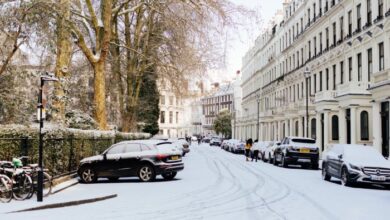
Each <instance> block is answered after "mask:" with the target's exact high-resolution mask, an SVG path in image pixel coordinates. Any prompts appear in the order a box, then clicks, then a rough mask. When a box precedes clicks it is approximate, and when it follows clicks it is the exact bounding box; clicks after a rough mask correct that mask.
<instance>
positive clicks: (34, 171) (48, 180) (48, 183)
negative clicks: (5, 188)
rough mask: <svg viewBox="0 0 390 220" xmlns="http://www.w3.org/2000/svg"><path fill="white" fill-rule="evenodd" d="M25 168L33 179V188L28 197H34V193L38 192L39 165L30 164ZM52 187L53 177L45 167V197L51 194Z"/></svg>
mask: <svg viewBox="0 0 390 220" xmlns="http://www.w3.org/2000/svg"><path fill="white" fill-rule="evenodd" d="M23 169H24V170H25V171H26V173H27V175H29V176H30V177H31V179H32V182H33V189H32V191H31V193H30V195H29V196H28V197H27V198H28V199H30V198H31V197H33V195H34V193H37V192H38V171H39V167H38V165H37V164H29V165H27V166H25V167H23ZM52 187H53V178H52V177H51V176H50V175H49V174H48V173H47V170H46V169H44V170H43V189H42V190H43V193H42V194H43V197H47V196H48V195H50V194H51V191H52Z"/></svg>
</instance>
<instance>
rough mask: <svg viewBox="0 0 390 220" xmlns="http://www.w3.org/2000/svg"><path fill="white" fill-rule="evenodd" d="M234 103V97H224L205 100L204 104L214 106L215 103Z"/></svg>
mask: <svg viewBox="0 0 390 220" xmlns="http://www.w3.org/2000/svg"><path fill="white" fill-rule="evenodd" d="M230 101H232V95H222V96H217V97H212V98H206V99H204V100H203V104H206V105H207V104H214V103H220V102H230Z"/></svg>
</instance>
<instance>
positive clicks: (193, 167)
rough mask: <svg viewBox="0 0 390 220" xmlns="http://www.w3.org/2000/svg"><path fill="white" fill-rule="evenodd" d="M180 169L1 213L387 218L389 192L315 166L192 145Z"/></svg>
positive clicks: (6, 207) (79, 189)
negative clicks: (168, 176) (348, 183)
mask: <svg viewBox="0 0 390 220" xmlns="http://www.w3.org/2000/svg"><path fill="white" fill-rule="evenodd" d="M184 163H185V169H184V170H183V171H182V172H180V173H178V175H177V177H176V179H175V180H173V181H164V180H163V179H162V178H160V177H159V178H157V180H156V181H155V182H151V183H142V182H140V181H139V180H138V179H137V178H126V179H121V180H119V182H116V183H110V182H108V181H107V180H105V179H100V180H99V182H98V183H96V184H77V185H75V186H73V187H70V188H68V189H66V190H63V191H61V192H60V193H57V194H54V195H52V196H50V197H48V198H47V199H46V200H45V201H44V203H43V204H46V205H47V204H53V203H59V202H68V201H74V200H82V199H90V198H95V197H104V196H107V195H112V194H117V197H115V198H112V199H109V200H106V201H101V202H96V203H90V204H84V205H79V206H71V207H64V208H56V209H45V210H40V211H32V212H24V213H13V214H0V218H3V217H6V218H12V219H25V218H26V217H28V218H29V219H42V217H43V216H44V219H56V220H60V219H67V220H68V219H136V220H138V219H148V220H149V219H180V220H183V219H212V220H214V219H217V220H219V219H224V220H226V219H227V220H229V219H240V220H245V219H248V220H252V219H261V220H267V219H291V220H295V219H297V220H305V219H308V220H313V219H315V220H320V219H342V220H344V219H345V220H349V219H351V220H360V219H362V220H363V219H364V220H366V219H375V220H382V219H383V220H385V219H386V220H388V219H390V212H389V210H388V208H389V207H390V191H389V190H384V189H382V188H380V187H354V188H349V187H343V186H341V185H340V181H338V180H333V179H332V181H331V182H327V181H324V180H322V179H321V172H320V170H308V169H301V168H300V167H290V168H282V167H276V166H273V165H271V164H267V163H263V162H261V161H259V162H257V163H256V162H246V161H245V157H244V156H243V155H236V154H232V153H229V152H226V151H223V150H221V149H220V148H218V147H210V146H209V145H208V144H201V145H197V144H193V145H192V146H191V152H190V153H189V154H187V155H186V157H184ZM37 205H42V204H37V203H36V202H35V201H23V202H18V201H12V202H11V203H9V204H0V213H6V212H10V211H15V210H19V209H23V208H31V207H34V206H37Z"/></svg>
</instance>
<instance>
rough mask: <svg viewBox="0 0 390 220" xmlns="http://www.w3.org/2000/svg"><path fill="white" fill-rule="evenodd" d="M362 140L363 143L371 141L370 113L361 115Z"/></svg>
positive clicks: (364, 112) (363, 112)
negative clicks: (369, 132)
mask: <svg viewBox="0 0 390 220" xmlns="http://www.w3.org/2000/svg"><path fill="white" fill-rule="evenodd" d="M360 139H361V140H362V141H368V140H369V134H368V112H367V111H362V112H361V113H360Z"/></svg>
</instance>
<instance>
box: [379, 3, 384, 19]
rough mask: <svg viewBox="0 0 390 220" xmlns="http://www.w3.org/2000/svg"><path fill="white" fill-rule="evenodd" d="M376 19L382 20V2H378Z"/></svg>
mask: <svg viewBox="0 0 390 220" xmlns="http://www.w3.org/2000/svg"><path fill="white" fill-rule="evenodd" d="M378 17H379V18H383V0H378Z"/></svg>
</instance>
